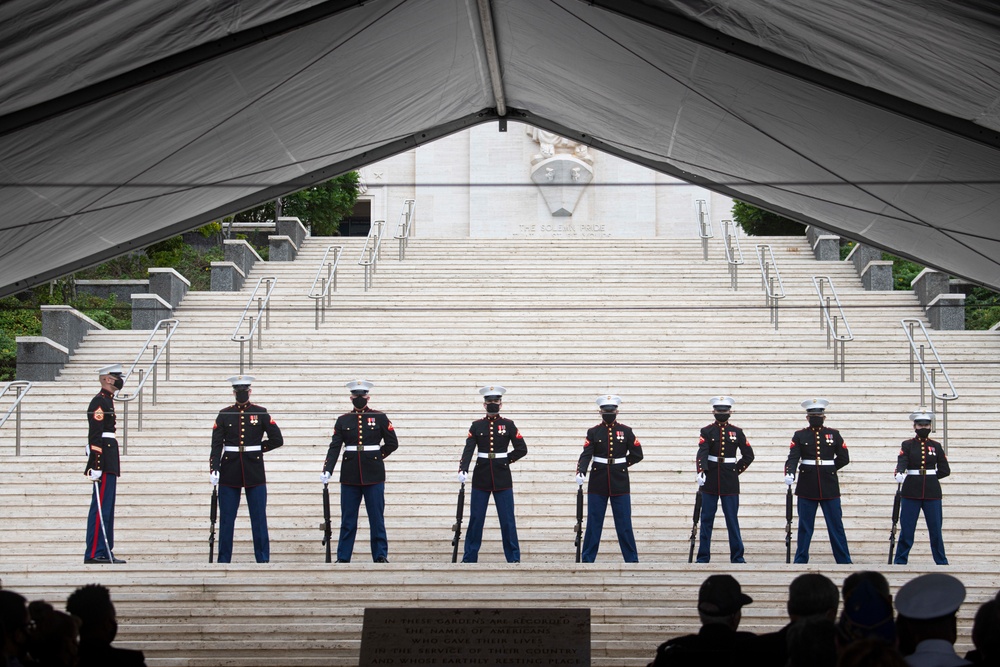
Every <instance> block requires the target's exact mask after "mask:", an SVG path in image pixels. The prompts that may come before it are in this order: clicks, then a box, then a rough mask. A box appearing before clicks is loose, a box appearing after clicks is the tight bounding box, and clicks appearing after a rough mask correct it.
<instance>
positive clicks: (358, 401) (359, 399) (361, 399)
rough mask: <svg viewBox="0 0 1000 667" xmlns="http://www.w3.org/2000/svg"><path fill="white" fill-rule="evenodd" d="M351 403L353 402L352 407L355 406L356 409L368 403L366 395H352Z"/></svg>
mask: <svg viewBox="0 0 1000 667" xmlns="http://www.w3.org/2000/svg"><path fill="white" fill-rule="evenodd" d="M351 403H353V404H354V407H356V408H357V409H358V410H360V409H362V408H363V407H365V406H366V405H368V397H367V396H354V397H352V398H351Z"/></svg>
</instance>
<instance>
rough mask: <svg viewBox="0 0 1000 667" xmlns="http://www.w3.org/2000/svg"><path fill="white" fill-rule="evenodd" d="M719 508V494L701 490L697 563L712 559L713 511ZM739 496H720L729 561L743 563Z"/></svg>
mask: <svg viewBox="0 0 1000 667" xmlns="http://www.w3.org/2000/svg"><path fill="white" fill-rule="evenodd" d="M718 508H719V496H717V495H714V494H711V493H705V492H704V491H702V492H701V532H700V537H699V541H698V560H697V562H699V563H707V562H709V561H710V560H711V559H712V528H713V524H714V523H715V512H716V510H718ZM739 511H740V497H739V496H738V495H732V496H722V514H723V516H725V517H726V530H727V531H729V561H730V562H731V563H745V562H746V561H745V560H744V559H743V537H742V536H741V535H740V520H739V517H738V516H737V514H739Z"/></svg>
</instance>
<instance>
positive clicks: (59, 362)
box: [16, 336, 69, 382]
mask: <svg viewBox="0 0 1000 667" xmlns="http://www.w3.org/2000/svg"><path fill="white" fill-rule="evenodd" d="M67 361H69V350H67V349H66V348H65V347H64V346H62V345H60V344H59V343H56V342H55V341H52V340H50V339H48V338H46V337H45V336H18V337H17V378H16V379H18V380H27V381H28V382H42V381H52V380H55V379H56V376H57V375H59V371H61V370H62V368H63V366H65V365H66V362H67Z"/></svg>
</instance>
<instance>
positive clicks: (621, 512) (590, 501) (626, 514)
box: [580, 493, 639, 563]
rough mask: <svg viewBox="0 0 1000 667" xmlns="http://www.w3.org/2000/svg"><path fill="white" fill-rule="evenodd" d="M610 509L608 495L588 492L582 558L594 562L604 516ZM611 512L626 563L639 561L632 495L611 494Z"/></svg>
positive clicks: (584, 560) (599, 543) (585, 561)
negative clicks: (633, 523)
mask: <svg viewBox="0 0 1000 667" xmlns="http://www.w3.org/2000/svg"><path fill="white" fill-rule="evenodd" d="M607 511H608V497H607V496H602V495H600V494H598V493H588V494H587V532H585V533H584V534H583V547H582V549H581V551H580V560H581V561H583V562H584V563H593V562H594V560H595V559H596V558H597V550H598V549H599V548H600V546H601V532H603V530H604V516H605V515H606V514H607ZM611 514H612V515H613V516H614V518H615V532H616V533H618V547H619V548H620V549H621V550H622V557H623V558H624V559H625V562H626V563H638V562H639V551H638V550H637V549H636V547H635V534H634V533H633V532H632V497H631V496H630V495H628V494H625V495H623V496H611Z"/></svg>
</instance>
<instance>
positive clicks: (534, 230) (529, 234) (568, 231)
mask: <svg viewBox="0 0 1000 667" xmlns="http://www.w3.org/2000/svg"><path fill="white" fill-rule="evenodd" d="M608 227H609V225H608V224H606V223H599V224H576V223H572V222H552V223H538V224H532V225H521V224H519V225H517V226H516V228H515V230H514V236H515V237H516V238H528V239H533V238H538V239H550V238H566V239H603V238H611V232H610V231H608Z"/></svg>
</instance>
